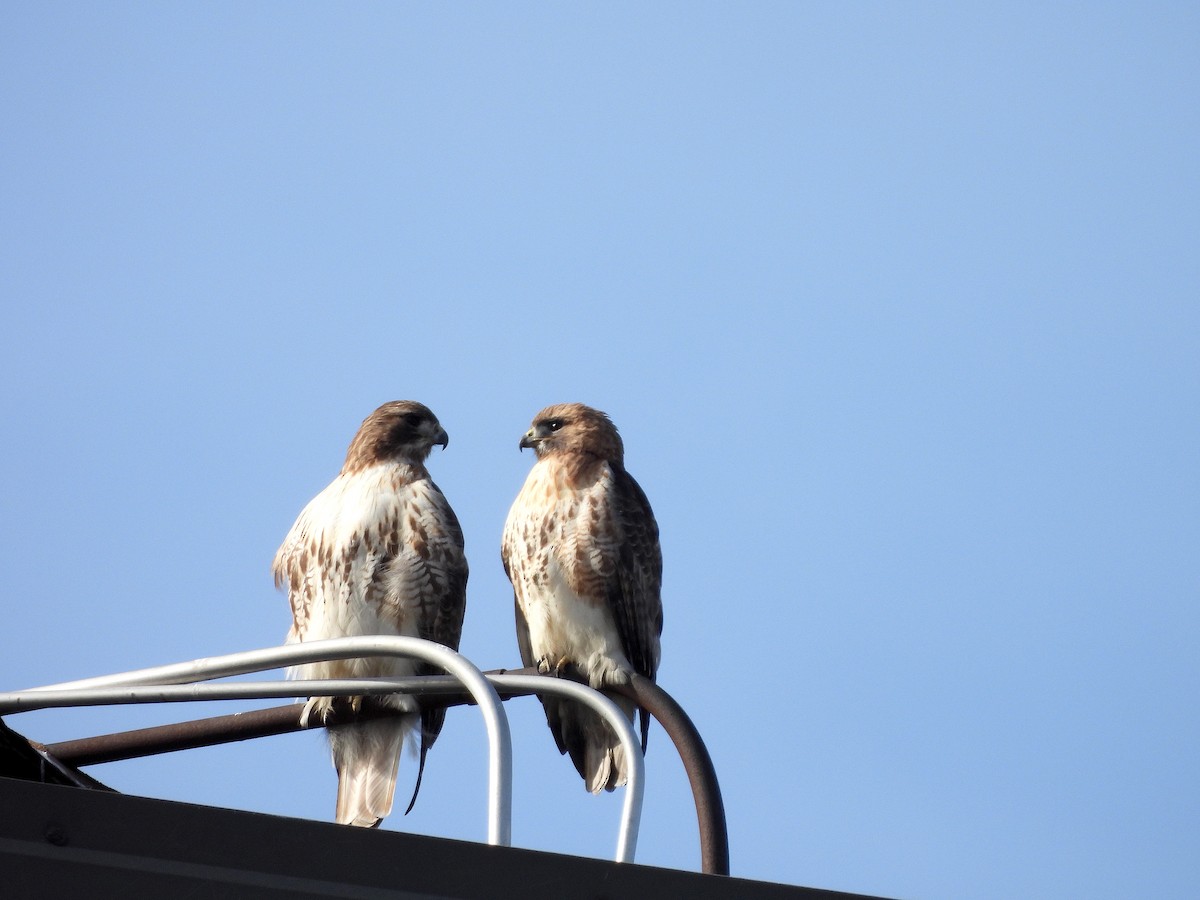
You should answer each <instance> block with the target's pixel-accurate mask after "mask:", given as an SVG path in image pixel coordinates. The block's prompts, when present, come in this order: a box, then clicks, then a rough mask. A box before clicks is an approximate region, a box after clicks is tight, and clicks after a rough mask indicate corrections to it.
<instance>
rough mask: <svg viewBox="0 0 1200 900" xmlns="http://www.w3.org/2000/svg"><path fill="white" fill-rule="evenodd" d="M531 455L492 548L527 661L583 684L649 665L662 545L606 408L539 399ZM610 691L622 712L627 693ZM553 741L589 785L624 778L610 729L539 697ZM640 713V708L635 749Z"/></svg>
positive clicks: (628, 707) (572, 707) (574, 708)
mask: <svg viewBox="0 0 1200 900" xmlns="http://www.w3.org/2000/svg"><path fill="white" fill-rule="evenodd" d="M520 447H521V449H525V448H526V447H531V448H533V451H534V453H535V454H536V455H537V461H536V462H535V463H534V466H533V469H532V470H531V471H530V473H529V477H528V478H527V479H526V481H525V486H524V487H523V488H522V489H521V492H520V493H519V494H518V495H517V499H516V501H514V503H513V505H512V509H511V510H510V511H509V514H508V521H507V522H506V523H505V526H504V541H503V545H502V549H501V556H502V559H503V561H504V570H505V572H507V573H508V577H509V579H510V580H511V581H512V584H513V593H514V595H515V599H516V613H517V643H518V645H519V646H520V650H521V660H522V662H523V663H524V664H525V665H526V666H532V665H536V666H537V667H538V669H539V670H540V671H541V672H543V673H547V672H554V673H555V674H559V675H563V674H574V675H576V676H577V677H579V678H580V679H581V680H585V681H586V682H587V683H588V684H590V685H591V686H592V687H594V688H601V687H604V686H605V685H612V684H623V683H627V682H628V681H629V677H630V673H633V672H636V673H638V674H639V675H644V676H645V677H646V678H649V679H651V680H653V679H654V677H655V673H656V672H657V671H658V661H659V636H660V635H661V634H662V621H663V620H662V600H661V598H660V588H661V585H662V551H661V549H660V548H659V543H658V525H657V523H656V522H655V521H654V513H653V512H652V511H651V509H650V503H649V501H647V500H646V495H645V494H644V493H643V492H642V489H641V487H639V486H638V483H637V482H636V481H634V480H633V476H632V475H630V474H629V473H628V472H626V471H625V465H624V447H623V444H622V442H621V436H620V435H619V434H618V433H617V429H616V426H614V425H613V423H612V422H611V421H610V420H609V418H608V416H606V415H605V414H604V413H602V412H600V411H599V410H595V409H592V408H591V407H588V406H584V405H583V404H582V403H563V404H559V405H557V406H548V407H546V409H543V410H542V411H541V412H540V413H538V414H537V416H536V417H535V418H534V420H533V427H532V428H530V429H529V431H527V432H526V433H525V435H524V436H523V437H522V438H521V442H520ZM616 702H617V703H618V704H619V705H620V706H621V707H622V709H624V710H625V712H626V713H627V714H628V715H629V717H630V719H631V720H632V719H633V712H634V704H633V703H632V702H631V701H629V700H627V699H625V698H624V697H618V698H616ZM542 705H543V706H544V707H545V711H546V721H547V723H548V724H549V726H550V731H551V732H552V733H553V734H554V740H555V742H556V743H557V744H558V749H559V752H560V753H569V754H570V756H571V761H572V762H573V763H574V764H575V768H576V769H578V770H579V774H580V775H581V776H583V779H584V783H585V785H586V787H587V789H588V790H589V791H591V792H592V793H598V792H599V791H601V790H606V791H611V790H612V789H613V788H615V787H617V786H618V785H622V784H625V783H626V781H627V780H628V776H627V767H626V761H625V754H624V751H623V749H622V747H621V745H620V743H619V741H618V740H617V736H616V733H615V732H614V731H613V730H612V728H611V727H610V726H609V725H607V724H606V723H605V722H604V721H603V720H602V719H601V718H600V717H599V715H598V714H596V713H594V712H592V711H591V710H588V709H586V708H585V707H583V706H580V705H579V704H578V703H575V702H574V701H571V700H560V699H557V698H554V697H545V698H543V699H542ZM648 729H649V718H648V716H647V714H646V711H645V710H642V711H641V730H642V750H643V751H644V750H645V749H646V737H647V732H648Z"/></svg>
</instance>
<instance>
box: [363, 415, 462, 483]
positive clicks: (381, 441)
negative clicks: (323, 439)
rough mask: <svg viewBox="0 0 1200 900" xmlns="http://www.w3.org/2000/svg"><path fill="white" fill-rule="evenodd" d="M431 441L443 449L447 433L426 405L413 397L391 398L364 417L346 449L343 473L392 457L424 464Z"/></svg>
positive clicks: (446, 442) (447, 439)
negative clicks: (407, 398) (411, 398)
mask: <svg viewBox="0 0 1200 900" xmlns="http://www.w3.org/2000/svg"><path fill="white" fill-rule="evenodd" d="M434 444H439V445H441V447H442V448H443V449H444V448H445V447H447V446H449V444H450V436H449V435H448V434H446V429H445V428H443V427H442V425H441V423H440V422H438V420H437V416H435V415H434V414H433V413H432V412H431V411H430V409H429V407H428V406H425V405H424V404H422V403H417V402H416V401H415V400H392V401H391V402H390V403H385V404H383V406H381V407H379V409H377V410H375V412H373V413H371V414H370V415H369V416H367V417H366V418H365V419H363V423H362V425H361V426H360V427H359V429H358V434H356V435H354V440H352V441H351V442H350V449H349V450H348V451H346V462H345V464H344V465H343V466H342V472H343V473H346V474H348V473H350V472H357V471H359V470H360V469H365V468H367V467H368V466H373V465H376V464H377V463H381V462H389V461H391V460H397V461H401V462H410V463H423V462H424V461H425V460H426V459H427V458H428V456H429V452H430V451H431V450H432V449H433V445H434Z"/></svg>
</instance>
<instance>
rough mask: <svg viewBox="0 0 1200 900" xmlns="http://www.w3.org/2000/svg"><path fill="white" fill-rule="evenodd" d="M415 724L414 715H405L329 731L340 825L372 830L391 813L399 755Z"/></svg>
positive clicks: (337, 813)
mask: <svg viewBox="0 0 1200 900" xmlns="http://www.w3.org/2000/svg"><path fill="white" fill-rule="evenodd" d="M417 721H418V717H417V716H404V717H402V718H400V719H379V720H377V721H373V722H359V723H355V724H353V725H339V726H335V727H333V728H330V729H329V745H330V749H331V750H332V752H333V766H334V768H335V769H337V773H338V794H337V812H336V820H337V821H338V822H339V823H341V824H343V825H358V826H360V827H363V828H374V827H376V826H377V825H379V823H380V822H382V821H383V819H384V817H385V816H387V815H388V814H389V813H390V812H391V811H392V800H393V797H394V795H395V793H396V772H397V769H398V768H399V765H400V754H401V751H402V750H403V749H404V740H405V737H406V736H407V734H408V733H409V732H410V731H411V730H412V729H413V727H414V726H415V725H416V723H417Z"/></svg>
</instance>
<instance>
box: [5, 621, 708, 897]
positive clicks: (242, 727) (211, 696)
mask: <svg viewBox="0 0 1200 900" xmlns="http://www.w3.org/2000/svg"><path fill="white" fill-rule="evenodd" d="M363 656H405V657H417V658H419V659H423V660H425V661H428V662H431V663H433V664H434V665H438V666H439V667H441V668H443V669H444V670H445V671H447V672H449V673H451V674H450V676H449V677H447V676H414V677H411V678H401V679H337V680H332V679H325V680H305V681H300V680H297V681H288V682H281V681H269V682H226V683H222V684H207V683H199V682H202V681H208V680H211V679H216V678H223V677H227V676H231V675H242V674H248V673H251V672H259V671H264V670H267V669H275V668H280V667H282V666H289V665H298V664H301V663H306V662H314V661H319V660H327V659H347V658H354V657H363ZM464 688H466V690H465V691H464ZM612 692H614V693H619V694H622V695H624V696H627V697H629V698H630V699H631V700H633V701H634V702H635V703H636V704H638V705H639V706H641V707H642V708H643V709H645V710H647V711H648V712H649V713H650V715H651V716H652V717H653V718H654V719H655V720H656V721H658V722H659V724H660V725H661V726H662V727H663V729H664V730H665V731H666V732H667V734H668V736H669V737H670V738H671V739H672V741H673V742H674V744H675V746H676V749H677V751H678V752H679V755H680V758H681V760H682V762H683V765H684V769H685V771H686V773H687V776H688V780H689V783H690V785H691V788H692V792H693V795H694V797H695V801H696V812H697V819H698V823H699V830H700V850H701V869H702V871H703V872H705V873H709V874H719V875H728V874H729V842H728V833H727V830H726V824H725V816H724V807H723V803H722V800H721V793H720V787H719V784H718V782H717V779H716V772H715V769H714V767H713V765H712V760H711V758H710V757H709V755H708V751H707V749H706V748H705V746H704V742H703V740H702V739H701V738H700V735H699V733H698V731H697V730H696V728H695V726H694V725H693V724H692V722H691V720H690V719H689V718H688V716H687V714H686V713H685V712H684V711H683V709H682V708H681V707H680V706H679V704H678V703H676V702H675V701H674V699H673V698H671V697H670V695H669V694H667V693H666V691H664V690H663V689H662V688H660V687H658V686H657V685H656V684H654V682H652V681H650V680H649V679H646V678H642V677H640V676H636V675H635V676H634V677H633V678H632V680H631V682H630V684H628V685H625V686H621V687H614V688H612ZM390 693H406V694H411V695H413V696H414V697H415V699H416V700H417V702H418V703H419V704H421V705H422V706H431V707H446V706H453V705H459V704H463V703H474V704H476V705H478V706H480V709H481V712H482V713H483V715H484V720H485V724H486V726H487V731H488V742H489V766H488V784H489V814H488V841H489V843H493V844H503V845H508V844H510V843H511V817H512V774H511V773H512V754H511V738H510V735H509V730H508V720H507V716H506V715H505V713H504V711H503V708H502V706H501V705H500V703H499V699H500V698H503V699H509V698H511V697H516V696H526V695H529V694H556V695H559V696H564V697H570V698H573V699H575V700H577V701H578V702H582V703H585V704H587V705H588V706H590V707H591V708H592V709H594V710H595V711H596V712H597V713H599V714H600V715H601V716H603V717H604V718H605V720H606V721H608V722H609V724H610V725H612V726H613V728H614V730H615V731H616V734H617V736H618V737H619V738H620V740H621V741H622V743H623V745H624V749H625V755H626V758H627V759H628V760H629V761H630V772H629V781H628V784H627V786H626V792H625V798H624V806H623V809H622V817H621V825H620V831H619V833H618V839H617V852H616V860H617V861H618V862H632V861H633V858H634V853H635V851H636V846H637V838H638V829H639V823H640V819H641V810H642V805H643V798H644V773H645V769H644V761H643V757H642V753H641V747H640V744H639V742H638V740H637V736H636V735H635V733H634V731H633V728H632V725H631V723H630V721H629V719H628V718H626V716H625V715H624V713H623V712H622V711H621V710H620V708H619V707H618V706H617V705H616V704H615V703H613V702H612V700H610V699H609V698H607V697H605V696H604V694H602V693H601V692H599V691H596V690H593V689H592V688H590V687H587V686H586V685H583V684H579V683H577V682H575V681H571V680H568V679H562V678H554V677H549V676H543V675H539V674H537V672H536V670H534V669H521V670H516V671H507V670H497V671H492V672H486V673H483V672H480V671H479V669H478V668H476V667H475V666H474V665H473V664H471V663H470V662H469V661H467V660H466V659H465V658H464V657H462V656H461V655H459V654H457V653H455V652H454V651H452V650H449V649H448V648H446V647H444V646H442V645H441V644H435V643H431V642H428V641H421V640H419V639H417V638H400V637H365V638H337V639H334V640H328V641H314V642H309V643H305V644H293V645H289V646H284V647H273V648H268V649H265V650H251V651H246V652H243V653H234V654H228V655H225V656H219V657H212V658H208V659H198V660H194V661H192V662H186V663H177V664H173V665H168V666H158V667H155V668H150V669H140V670H136V671H132V672H124V673H119V674H116V675H106V676H101V677H99V678H88V679H83V680H80V681H72V682H64V683H62V684H54V685H47V686H45V687H40V688H33V689H30V690H26V691H17V692H10V693H0V715H3V714H7V713H14V712H25V711H30V710H34V709H44V708H48V707H63V706H82V705H109V704H124V703H167V702H181V701H195V700H218V699H221V700H232V699H267V698H272V697H274V698H283V697H312V696H364V695H375V694H390ZM398 714H399V713H398V712H397V711H396V710H388V709H383V708H368V709H364V710H362V711H360V712H359V713H357V714H349V713H347V712H345V711H339V710H337V709H335V711H334V712H333V714H331V715H330V716H329V717H328V718H327V720H326V721H325V722H323V723H319V724H318V723H313V725H312V726H311V727H328V726H331V725H338V724H345V723H347V722H351V721H363V720H365V719H370V718H378V717H384V716H395V715H398ZM300 719H301V707H300V706H299V705H297V704H289V705H287V706H282V707H273V708H270V709H263V710H253V711H250V712H246V713H235V714H232V715H226V716H217V717H212V718H207V719H199V720H194V721H190V722H181V723H176V724H171V725H161V726H155V727H152V728H142V729H137V730H135V731H128V732H119V733H116V734H109V735H99V736H95V737H90V738H82V739H79V740H75V741H64V742H61V743H58V744H53V745H50V746H49V747H48V748H47V749H48V751H49V752H50V753H51V754H52V755H53V756H54V757H55V758H56V759H58V760H61V761H62V762H66V763H69V764H72V765H75V766H81V765H93V764H96V763H101V762H112V761H116V760H119V759H130V758H135V757H139V756H147V755H152V754H156V753H164V752H169V751H173V750H182V749H191V748H196V747H204V746H212V745H214V744H221V743H228V742H232V741H240V740H247V739H251V738H256V737H264V736H268V735H274V734H283V733H288V732H293V731H300V730H304V728H305V727H306V726H304V725H302V724H301V721H300Z"/></svg>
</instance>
